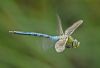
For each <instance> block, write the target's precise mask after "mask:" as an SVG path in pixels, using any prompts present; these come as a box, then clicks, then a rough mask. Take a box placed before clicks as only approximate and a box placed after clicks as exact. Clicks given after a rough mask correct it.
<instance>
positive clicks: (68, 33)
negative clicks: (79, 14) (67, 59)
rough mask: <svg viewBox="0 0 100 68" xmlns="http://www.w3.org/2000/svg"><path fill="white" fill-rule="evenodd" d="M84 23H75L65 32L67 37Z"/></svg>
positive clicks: (80, 21)
mask: <svg viewBox="0 0 100 68" xmlns="http://www.w3.org/2000/svg"><path fill="white" fill-rule="evenodd" d="M82 23H83V20H79V21H77V22H75V23H74V24H73V25H72V26H71V27H69V28H68V29H66V30H65V35H67V36H70V35H71V34H72V33H73V32H74V31H75V30H76V29H77V28H78V27H79V26H80V25H81V24H82Z"/></svg>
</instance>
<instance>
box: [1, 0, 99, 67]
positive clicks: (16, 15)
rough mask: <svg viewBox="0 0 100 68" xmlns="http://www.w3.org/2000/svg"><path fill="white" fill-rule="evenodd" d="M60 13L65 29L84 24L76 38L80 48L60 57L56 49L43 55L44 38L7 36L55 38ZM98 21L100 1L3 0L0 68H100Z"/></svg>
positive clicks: (75, 35)
mask: <svg viewBox="0 0 100 68" xmlns="http://www.w3.org/2000/svg"><path fill="white" fill-rule="evenodd" d="M57 13H58V14H59V16H60V17H61V19H62V25H63V28H64V29H66V28H67V27H68V26H70V25H72V23H74V22H75V21H77V20H80V19H83V20H84V23H83V25H82V26H81V27H80V28H79V29H77V30H76V31H75V33H74V34H73V37H75V38H77V39H78V40H79V41H80V47H78V48H76V49H66V51H65V52H63V53H61V54H59V53H56V51H55V49H54V47H53V48H50V49H48V50H47V51H44V50H43V49H42V44H41V43H42V42H41V40H42V38H37V37H31V36H18V35H11V34H9V33H8V31H9V30H22V31H33V32H40V33H46V34H51V35H56V27H57V23H56V22H57V20H56V14H57ZM99 18H100V1H99V0H69V1H68V0H55V1H53V0H0V68H100V64H99V62H100V53H99V52H100V23H99V22H100V20H99Z"/></svg>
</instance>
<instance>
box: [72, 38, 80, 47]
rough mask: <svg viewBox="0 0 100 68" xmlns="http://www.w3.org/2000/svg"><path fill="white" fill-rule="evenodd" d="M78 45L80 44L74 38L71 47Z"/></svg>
mask: <svg viewBox="0 0 100 68" xmlns="http://www.w3.org/2000/svg"><path fill="white" fill-rule="evenodd" d="M79 46H80V42H78V41H77V40H76V39H75V40H73V44H72V47H73V48H77V47H79Z"/></svg>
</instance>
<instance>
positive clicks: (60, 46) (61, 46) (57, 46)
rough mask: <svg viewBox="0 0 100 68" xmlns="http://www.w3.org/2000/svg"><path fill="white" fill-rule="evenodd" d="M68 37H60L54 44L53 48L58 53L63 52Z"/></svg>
mask: <svg viewBox="0 0 100 68" xmlns="http://www.w3.org/2000/svg"><path fill="white" fill-rule="evenodd" d="M67 40H68V38H62V39H60V40H58V41H57V42H56V44H55V50H56V51H57V52H58V53H60V52H63V51H64V50H65V45H66V43H67Z"/></svg>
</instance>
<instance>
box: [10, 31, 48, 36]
mask: <svg viewBox="0 0 100 68" xmlns="http://www.w3.org/2000/svg"><path fill="white" fill-rule="evenodd" d="M9 32H10V33H13V34H19V35H31V36H38V37H46V38H50V35H47V34H42V33H36V32H22V31H9Z"/></svg>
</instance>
